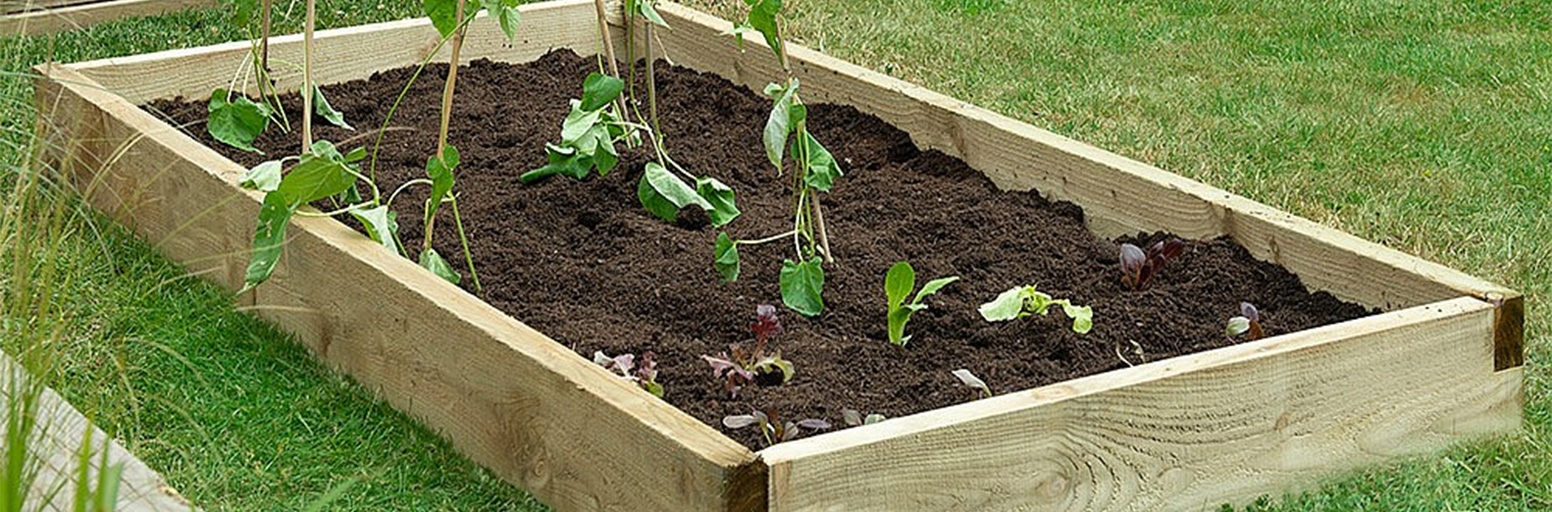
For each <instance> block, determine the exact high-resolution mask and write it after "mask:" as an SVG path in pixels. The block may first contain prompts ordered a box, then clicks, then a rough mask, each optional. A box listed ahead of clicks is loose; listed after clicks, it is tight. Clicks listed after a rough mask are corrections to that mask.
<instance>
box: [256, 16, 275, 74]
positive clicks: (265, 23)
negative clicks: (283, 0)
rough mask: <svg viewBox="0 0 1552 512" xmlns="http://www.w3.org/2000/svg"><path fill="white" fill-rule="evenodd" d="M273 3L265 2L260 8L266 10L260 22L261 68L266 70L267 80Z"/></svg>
mask: <svg viewBox="0 0 1552 512" xmlns="http://www.w3.org/2000/svg"><path fill="white" fill-rule="evenodd" d="M271 1H272V0H264V3H263V5H262V6H261V7H260V8H261V9H263V10H264V12H262V13H260V17H261V19H262V21H261V22H260V29H259V30H261V31H262V32H263V33H262V34H261V35H260V37H261V39H260V40H259V68H260V69H263V70H264V76H265V77H266V78H267V77H268V76H269V32H270V19H269V17H270V14H269V11H270V2H271Z"/></svg>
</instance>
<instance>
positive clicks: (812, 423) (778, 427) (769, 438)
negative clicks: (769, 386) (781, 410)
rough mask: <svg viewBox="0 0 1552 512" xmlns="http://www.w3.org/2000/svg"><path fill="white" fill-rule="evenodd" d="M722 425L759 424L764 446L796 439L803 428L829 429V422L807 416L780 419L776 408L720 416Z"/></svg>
mask: <svg viewBox="0 0 1552 512" xmlns="http://www.w3.org/2000/svg"><path fill="white" fill-rule="evenodd" d="M722 426H724V427H727V428H730V429H741V428H746V427H751V426H759V427H760V434H762V435H764V436H765V446H771V445H773V444H776V443H780V442H783V441H791V440H793V439H797V437H798V435H800V434H802V433H803V431H804V430H809V431H819V430H829V429H830V422H828V421H825V420H821V419H815V418H808V419H802V420H798V421H786V422H783V421H781V418H780V417H778V416H777V414H776V409H774V408H773V409H767V410H766V411H764V412H761V411H759V410H755V411H752V412H750V413H749V414H738V415H733V416H726V417H723V418H722Z"/></svg>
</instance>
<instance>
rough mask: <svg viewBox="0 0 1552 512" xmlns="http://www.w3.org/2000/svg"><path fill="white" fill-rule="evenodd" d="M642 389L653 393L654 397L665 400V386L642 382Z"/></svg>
mask: <svg viewBox="0 0 1552 512" xmlns="http://www.w3.org/2000/svg"><path fill="white" fill-rule="evenodd" d="M641 389H645V390H647V392H648V393H652V396H655V397H658V398H663V385H662V384H658V383H656V382H652V381H650V380H648V381H642V382H641Z"/></svg>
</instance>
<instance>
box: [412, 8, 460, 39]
mask: <svg viewBox="0 0 1552 512" xmlns="http://www.w3.org/2000/svg"><path fill="white" fill-rule="evenodd" d="M420 6H421V9H422V10H424V11H425V14H426V17H427V18H431V26H433V27H436V29H437V32H438V33H440V34H442V37H448V36H451V35H453V29H455V28H458V2H457V0H422V1H421V3H420Z"/></svg>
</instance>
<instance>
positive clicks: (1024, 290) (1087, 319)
mask: <svg viewBox="0 0 1552 512" xmlns="http://www.w3.org/2000/svg"><path fill="white" fill-rule="evenodd" d="M1051 306H1061V307H1062V312H1063V313H1066V314H1067V316H1068V317H1069V318H1072V330H1073V332H1076V333H1078V334H1083V333H1087V332H1089V329H1092V328H1094V310H1093V309H1092V308H1090V307H1088V306H1077V305H1074V304H1073V303H1072V302H1071V301H1068V300H1067V299H1053V298H1051V296H1050V295H1046V294H1044V293H1040V292H1037V291H1035V287H1034V286H1020V287H1016V288H1013V289H1011V290H1008V291H1005V292H1002V294H1001V295H998V296H997V298H995V299H992V301H991V302H988V303H985V304H982V305H981V308H980V312H981V318H985V319H986V321H988V322H1003V321H1008V320H1015V319H1019V318H1024V317H1026V316H1030V315H1044V314H1046V312H1047V311H1048V310H1049V309H1050V307H1051Z"/></svg>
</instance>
